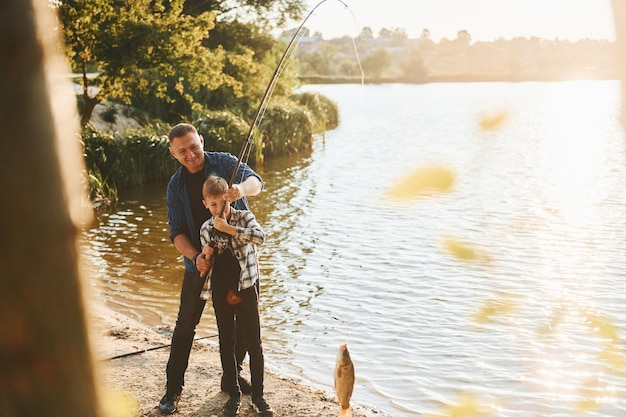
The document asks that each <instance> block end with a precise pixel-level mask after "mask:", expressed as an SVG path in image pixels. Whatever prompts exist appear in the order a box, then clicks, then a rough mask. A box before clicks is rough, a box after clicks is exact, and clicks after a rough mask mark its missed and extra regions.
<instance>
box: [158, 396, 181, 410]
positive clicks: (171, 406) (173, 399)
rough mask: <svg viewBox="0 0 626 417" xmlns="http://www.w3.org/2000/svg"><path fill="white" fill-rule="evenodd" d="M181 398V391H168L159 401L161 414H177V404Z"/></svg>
mask: <svg viewBox="0 0 626 417" xmlns="http://www.w3.org/2000/svg"><path fill="white" fill-rule="evenodd" d="M179 398H180V391H168V392H166V393H165V395H164V396H163V398H161V401H159V411H160V412H161V414H173V413H175V412H176V404H177V403H178V399H179Z"/></svg>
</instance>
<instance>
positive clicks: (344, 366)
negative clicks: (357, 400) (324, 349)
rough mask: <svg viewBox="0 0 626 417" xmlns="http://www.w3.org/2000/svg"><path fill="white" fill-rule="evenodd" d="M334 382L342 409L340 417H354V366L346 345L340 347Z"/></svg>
mask: <svg viewBox="0 0 626 417" xmlns="http://www.w3.org/2000/svg"><path fill="white" fill-rule="evenodd" d="M334 380H335V393H336V394H337V401H338V402H339V406H340V407H341V408H340V409H339V416H340V417H352V408H351V407H350V398H351V397H352V390H353V389H354V364H353V363H352V359H351V358H350V352H348V346H347V344H345V343H342V344H341V345H339V353H338V354H337V363H336V365H335V378H334Z"/></svg>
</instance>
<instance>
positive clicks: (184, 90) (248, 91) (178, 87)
mask: <svg viewBox="0 0 626 417" xmlns="http://www.w3.org/2000/svg"><path fill="white" fill-rule="evenodd" d="M56 7H57V8H58V11H59V17H60V21H61V27H62V30H63V33H64V35H65V40H66V49H67V54H68V57H69V58H70V62H71V65H72V67H73V70H74V71H75V72H78V73H80V74H82V86H83V102H84V104H85V105H84V108H83V114H82V118H81V119H82V123H83V124H86V123H87V122H88V121H89V119H90V117H91V112H92V111H93V108H94V106H95V105H96V104H97V103H98V102H100V101H103V100H117V101H120V102H122V103H125V104H127V105H132V106H134V107H137V108H140V109H142V110H145V111H147V112H149V113H150V114H151V115H152V116H153V117H154V118H159V119H162V120H164V121H167V122H175V121H179V120H190V119H191V118H193V115H194V113H197V112H202V111H204V110H206V109H220V108H223V107H225V106H232V107H233V109H235V110H236V111H238V112H241V114H244V113H245V111H246V110H247V109H246V108H245V107H246V106H245V105H243V104H242V103H243V102H245V101H246V100H247V101H250V98H252V99H253V100H252V101H254V98H255V97H258V96H259V94H260V93H259V87H258V86H259V84H260V83H259V82H258V80H257V77H259V75H263V72H264V70H265V69H264V66H265V65H267V64H268V61H267V60H268V57H271V56H272V51H273V49H274V47H275V43H276V42H275V41H274V40H273V39H272V38H271V37H270V36H269V35H268V31H267V30H266V27H265V26H262V24H266V23H259V22H246V21H245V20H241V19H238V18H237V17H238V16H239V15H241V16H245V17H246V18H247V19H248V20H250V16H251V15H249V14H248V15H247V14H246V13H248V12H251V11H252V10H254V13H253V14H252V16H257V15H259V14H261V13H262V11H266V12H267V14H266V16H265V18H264V19H263V21H262V22H269V21H270V19H271V18H272V16H274V18H275V20H276V21H277V22H282V21H284V19H285V18H289V17H295V16H299V14H300V13H301V12H302V9H303V1H302V0H254V1H253V0H239V1H219V0H218V1H205V0H171V1H169V0H114V1H108V0H84V1H76V0H60V1H59V0H58V2H57V3H56ZM217 16H220V19H222V18H223V20H221V21H220V23H219V25H218V26H216V17H217ZM242 22H243V23H242ZM214 35H215V38H214V39H212V37H213V36H214ZM265 71H267V70H265ZM89 73H97V74H98V76H97V77H96V78H95V79H93V80H90V79H89V77H88V76H87V75H88V74H89ZM261 84H262V83H261Z"/></svg>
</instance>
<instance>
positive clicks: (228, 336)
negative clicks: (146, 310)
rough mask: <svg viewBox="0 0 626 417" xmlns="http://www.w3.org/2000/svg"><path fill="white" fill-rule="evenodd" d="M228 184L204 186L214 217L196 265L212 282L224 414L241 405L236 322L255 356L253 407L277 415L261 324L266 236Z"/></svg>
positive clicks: (208, 286) (203, 233)
mask: <svg viewBox="0 0 626 417" xmlns="http://www.w3.org/2000/svg"><path fill="white" fill-rule="evenodd" d="M227 190H228V184H227V182H226V180H225V179H224V178H221V177H218V176H214V175H212V176H209V177H208V178H207V179H206V181H205V182H204V184H203V186H202V197H203V199H202V202H203V204H204V206H205V207H206V208H207V209H208V210H209V211H210V212H211V214H212V217H211V218H210V219H209V220H207V221H206V222H204V224H203V225H202V227H201V228H200V242H201V243H202V247H203V250H202V255H201V256H199V257H198V259H197V265H198V269H199V271H200V274H201V276H207V273H208V276H207V282H206V283H205V289H204V290H203V292H205V291H208V290H210V292H211V299H212V301H213V309H214V311H215V319H216V321H217V329H218V333H219V344H220V358H221V361H222V371H223V381H224V386H225V388H226V391H227V392H228V394H229V396H230V398H229V400H228V401H227V402H226V404H225V405H224V408H223V412H224V414H226V415H236V414H237V413H238V412H239V407H240V405H241V389H240V387H239V383H238V375H237V374H238V372H237V361H236V359H235V351H234V347H235V317H237V323H238V324H237V325H238V326H243V332H244V334H245V340H246V347H247V348H248V354H249V355H250V376H251V385H252V392H251V396H252V398H251V399H252V406H253V407H254V408H255V410H256V411H257V413H259V414H260V415H262V416H273V415H274V412H273V410H272V409H271V407H270V406H269V405H268V404H267V402H266V401H265V399H264V398H263V374H264V366H265V364H264V358H263V348H262V345H261V325H260V318H259V308H258V301H259V292H258V284H257V283H258V280H259V264H258V258H257V248H256V247H257V245H261V244H262V243H263V241H264V240H265V232H264V230H263V228H262V227H261V225H260V224H259V223H258V222H257V221H256V218H255V217H254V214H252V212H251V211H249V210H238V209H235V208H233V207H231V206H230V205H229V204H227V202H226V200H225V198H224V194H225V193H226V191H227Z"/></svg>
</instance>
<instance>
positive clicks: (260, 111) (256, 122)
mask: <svg viewBox="0 0 626 417" xmlns="http://www.w3.org/2000/svg"><path fill="white" fill-rule="evenodd" d="M327 1H328V0H322V1H320V2H319V3H317V4H316V5H315V7H313V8H312V9H311V10H310V11H309V13H308V14H307V15H306V17H305V18H304V20H302V22H301V23H300V26H298V29H297V30H296V32H295V33H294V34H293V36H292V37H291V39H290V40H289V43H288V44H287V48H285V51H284V52H283V54H282V56H281V57H280V60H279V61H278V65H277V66H276V69H275V70H274V74H273V75H272V78H271V79H270V82H269V84H268V85H267V87H266V88H265V92H264V94H263V97H262V99H261V103H260V104H259V107H258V108H257V110H256V113H255V114H254V117H253V118H252V123H251V124H250V129H249V130H248V134H247V138H246V140H245V141H244V143H243V145H242V147H241V151H240V153H239V157H238V158H237V164H236V165H235V169H234V170H233V173H232V175H231V177H230V181H229V183H228V188H230V187H232V186H233V183H234V182H235V178H236V176H237V171H238V170H239V166H240V164H241V161H242V159H243V157H244V155H245V153H246V152H248V154H249V148H248V147H249V146H250V147H251V146H252V144H253V136H254V132H255V128H256V129H258V127H259V126H260V124H261V120H263V116H264V115H265V111H266V110H267V103H268V101H269V99H270V97H271V96H272V93H273V92H274V88H275V87H276V83H277V82H278V78H279V77H280V75H281V74H282V71H283V66H284V64H285V62H286V60H287V58H288V57H289V55H290V54H291V51H292V49H293V47H294V45H295V41H296V39H298V37H301V32H302V31H303V29H304V25H305V23H306V22H307V21H308V20H309V18H310V17H311V16H312V15H313V13H314V12H315V10H316V9H317V8H318V7H320V6H321V5H322V4H323V3H325V2H327ZM337 1H338V2H339V3H341V4H343V5H344V6H345V7H346V8H347V9H348V10H350V8H349V7H348V5H347V4H346V3H344V2H343V1H342V0H337ZM225 209H226V203H224V204H223V205H222V209H221V211H220V217H221V216H222V215H223V214H224V210H225Z"/></svg>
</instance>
